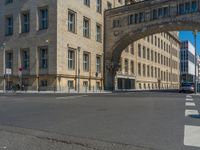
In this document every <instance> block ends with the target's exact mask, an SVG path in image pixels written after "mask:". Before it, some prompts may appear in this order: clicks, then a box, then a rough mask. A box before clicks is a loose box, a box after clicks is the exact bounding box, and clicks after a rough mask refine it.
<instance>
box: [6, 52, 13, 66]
mask: <svg viewBox="0 0 200 150" xmlns="http://www.w3.org/2000/svg"><path fill="white" fill-rule="evenodd" d="M6 68H10V69H12V68H13V52H7V53H6Z"/></svg>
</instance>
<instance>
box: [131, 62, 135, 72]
mask: <svg viewBox="0 0 200 150" xmlns="http://www.w3.org/2000/svg"><path fill="white" fill-rule="evenodd" d="M134 72H135V71H134V61H131V73H132V74H134Z"/></svg>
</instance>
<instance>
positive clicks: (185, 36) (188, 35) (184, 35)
mask: <svg viewBox="0 0 200 150" xmlns="http://www.w3.org/2000/svg"><path fill="white" fill-rule="evenodd" d="M179 38H180V40H181V41H184V40H189V41H191V42H192V44H193V45H194V35H193V33H192V32H191V31H181V32H180V35H179ZM197 52H198V54H200V33H198V34H197Z"/></svg>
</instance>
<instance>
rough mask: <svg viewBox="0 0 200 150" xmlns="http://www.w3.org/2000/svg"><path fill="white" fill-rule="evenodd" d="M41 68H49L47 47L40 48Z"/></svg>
mask: <svg viewBox="0 0 200 150" xmlns="http://www.w3.org/2000/svg"><path fill="white" fill-rule="evenodd" d="M39 51H40V68H41V69H47V68H48V49H47V48H46V47H44V48H40V49H39Z"/></svg>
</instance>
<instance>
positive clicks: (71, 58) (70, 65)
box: [68, 49, 75, 70]
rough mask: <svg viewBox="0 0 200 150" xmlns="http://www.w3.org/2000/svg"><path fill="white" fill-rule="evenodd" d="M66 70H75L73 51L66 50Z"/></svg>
mask: <svg viewBox="0 0 200 150" xmlns="http://www.w3.org/2000/svg"><path fill="white" fill-rule="evenodd" d="M68 69H70V70H74V69H75V51H74V50H73V49H68Z"/></svg>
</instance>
